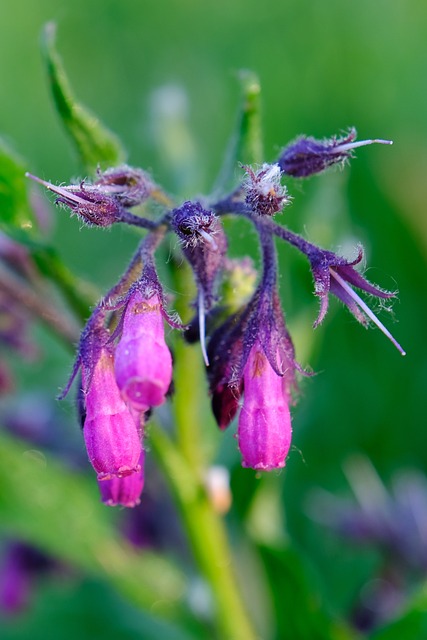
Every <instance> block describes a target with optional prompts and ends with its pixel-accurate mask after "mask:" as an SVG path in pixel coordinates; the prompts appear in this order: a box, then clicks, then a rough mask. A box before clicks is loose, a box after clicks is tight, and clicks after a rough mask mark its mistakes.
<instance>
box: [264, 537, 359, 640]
mask: <svg viewBox="0 0 427 640" xmlns="http://www.w3.org/2000/svg"><path fill="white" fill-rule="evenodd" d="M259 552H260V555H261V558H262V560H263V563H264V566H265V569H266V572H267V576H268V579H269V583H270V585H271V596H272V603H273V606H274V610H275V619H276V624H277V628H276V635H275V638H276V639H277V640H295V639H296V638H298V640H351V639H352V638H355V637H356V636H355V634H353V632H352V631H350V630H349V629H347V628H346V627H344V625H342V624H340V623H338V622H337V621H334V620H332V618H331V616H330V615H329V614H328V612H327V611H326V610H325V608H324V605H323V603H322V600H321V596H320V593H319V590H318V588H317V584H316V582H315V581H314V580H313V579H312V577H310V575H309V572H308V571H307V569H306V568H305V567H304V565H303V563H302V562H301V558H300V557H299V556H298V555H297V554H296V553H295V551H293V550H292V549H286V548H281V547H277V548H276V547H271V546H263V545H262V546H259Z"/></svg>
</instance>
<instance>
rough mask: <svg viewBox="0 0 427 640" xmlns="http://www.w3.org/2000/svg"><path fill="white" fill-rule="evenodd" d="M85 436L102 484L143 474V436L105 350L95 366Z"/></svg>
mask: <svg viewBox="0 0 427 640" xmlns="http://www.w3.org/2000/svg"><path fill="white" fill-rule="evenodd" d="M83 434H84V438H85V443H86V448H87V452H88V456H89V459H90V461H91V463H92V466H93V468H94V469H95V471H96V472H97V473H98V479H99V480H102V479H108V478H112V477H115V476H118V477H121V476H125V475H128V474H131V473H134V472H137V471H139V470H140V464H139V458H140V455H141V441H140V435H139V433H138V429H137V425H136V424H135V420H134V418H133V416H132V414H131V413H130V411H129V409H128V407H127V406H126V404H125V403H124V401H123V400H122V398H121V396H120V392H119V389H118V387H117V384H116V381H115V379H114V370H113V360H112V356H111V355H110V354H109V353H108V352H107V351H106V350H104V352H103V353H102V354H101V357H100V358H99V360H98V362H97V364H96V367H95V369H94V372H93V375H92V380H91V383H90V386H89V390H88V393H87V396H86V419H85V423H84V428H83Z"/></svg>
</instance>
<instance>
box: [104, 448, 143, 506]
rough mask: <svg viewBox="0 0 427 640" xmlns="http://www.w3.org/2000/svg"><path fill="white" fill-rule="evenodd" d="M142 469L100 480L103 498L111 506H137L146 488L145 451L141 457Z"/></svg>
mask: <svg viewBox="0 0 427 640" xmlns="http://www.w3.org/2000/svg"><path fill="white" fill-rule="evenodd" d="M139 464H140V467H141V468H140V470H139V471H135V472H134V473H130V474H129V475H127V476H123V477H117V476H116V477H115V478H110V479H109V480H98V486H99V490H100V492H101V500H102V502H103V503H104V504H106V505H108V506H109V507H116V506H118V505H121V506H122V507H136V506H137V505H138V504H140V502H141V500H140V498H141V493H142V490H143V488H144V451H142V452H141V455H140V458H139Z"/></svg>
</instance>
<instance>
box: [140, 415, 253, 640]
mask: <svg viewBox="0 0 427 640" xmlns="http://www.w3.org/2000/svg"><path fill="white" fill-rule="evenodd" d="M188 406H189V407H190V406H191V403H188ZM181 415H182V414H181ZM150 433H151V436H150V442H151V444H152V447H153V450H154V452H155V454H156V456H157V459H158V460H159V463H160V464H161V466H162V468H163V470H164V472H165V475H166V477H167V479H168V481H169V483H170V485H171V488H172V490H173V493H174V495H175V498H176V501H177V504H178V506H179V508H180V510H181V513H182V517H183V522H184V525H185V527H186V530H187V534H188V537H189V541H190V544H191V546H192V549H193V553H194V556H195V559H196V561H197V563H198V565H199V568H200V570H201V572H202V574H203V575H204V577H205V579H206V580H207V582H208V583H209V585H210V588H211V592H212V596H213V599H214V606H215V616H216V623H217V628H218V637H219V638H221V640H255V638H256V637H257V636H256V633H255V631H254V629H253V627H252V624H251V622H250V620H249V617H248V615H247V612H246V610H245V607H244V605H243V602H242V599H241V595H240V591H239V588H238V585H237V582H236V577H235V574H234V569H233V562H232V553H231V549H230V547H229V544H228V539H227V534H226V530H225V526H224V523H223V521H222V519H221V518H220V516H219V515H218V514H217V513H216V512H215V510H214V508H213V505H212V503H211V502H210V500H209V498H208V496H207V493H206V490H205V487H204V485H203V482H202V481H201V479H200V477H199V476H198V474H197V472H196V470H195V469H194V468H193V467H192V466H191V465H190V464H189V463H188V462H187V460H186V459H185V457H184V454H183V452H181V451H180V450H179V449H178V448H177V446H176V445H175V443H174V442H172V440H171V439H170V438H169V437H168V436H167V435H166V434H165V433H164V431H162V430H160V429H159V428H157V427H156V426H155V425H152V427H151V432H150Z"/></svg>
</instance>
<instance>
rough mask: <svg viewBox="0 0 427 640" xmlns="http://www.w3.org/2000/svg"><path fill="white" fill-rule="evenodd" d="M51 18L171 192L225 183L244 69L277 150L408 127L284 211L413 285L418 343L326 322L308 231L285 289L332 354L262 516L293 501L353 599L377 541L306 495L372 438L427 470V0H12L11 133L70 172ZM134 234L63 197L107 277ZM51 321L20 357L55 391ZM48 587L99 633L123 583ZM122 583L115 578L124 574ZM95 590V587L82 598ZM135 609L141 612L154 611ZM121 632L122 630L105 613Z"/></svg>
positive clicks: (338, 488) (62, 357) (373, 452)
mask: <svg viewBox="0 0 427 640" xmlns="http://www.w3.org/2000/svg"><path fill="white" fill-rule="evenodd" d="M49 20H54V21H55V22H57V25H58V37H57V47H58V49H59V51H60V53H61V55H62V58H63V61H64V63H65V66H66V68H67V71H68V74H69V77H70V79H71V81H72V84H73V88H74V90H75V93H76V95H77V96H78V97H79V99H80V100H81V101H82V102H83V103H84V104H85V105H87V106H89V107H90V108H91V109H92V110H93V111H94V112H95V113H96V114H97V115H99V116H100V118H101V119H102V120H103V121H104V122H105V123H106V124H108V126H109V127H110V128H111V129H113V130H114V131H115V132H116V133H117V134H118V135H119V136H120V137H121V139H122V140H123V142H124V144H125V146H126V148H127V149H128V152H129V162H130V163H131V164H135V165H137V166H142V167H144V168H146V169H149V170H150V171H152V173H153V175H154V177H155V179H156V181H158V182H159V183H160V184H163V185H164V186H165V187H166V189H167V190H169V191H171V192H174V191H176V190H177V189H180V190H181V192H182V193H183V194H184V195H190V194H193V195H194V194H198V193H204V192H205V193H206V192H208V191H209V189H210V188H211V186H212V184H213V181H214V178H215V177H216V174H217V172H218V170H219V168H220V165H221V161H222V158H223V155H224V150H225V148H226V145H227V142H228V139H229V137H230V135H231V132H232V129H233V125H234V124H235V121H236V111H237V107H238V103H239V85H238V81H237V74H238V71H239V70H240V69H251V70H253V71H255V72H256V73H257V74H258V76H259V78H260V81H261V86H262V106H263V125H264V132H265V149H266V160H273V159H274V158H275V157H276V156H277V154H278V152H279V150H280V148H281V147H282V146H283V145H284V144H286V143H287V142H288V141H289V140H290V139H292V138H294V137H295V136H296V135H298V134H300V133H307V134H309V135H314V136H317V137H323V136H330V135H332V134H335V133H339V132H341V131H343V130H345V129H346V128H348V127H349V126H351V125H354V126H355V127H356V128H357V130H358V133H359V138H360V139H364V138H373V137H381V138H388V139H392V140H393V141H394V146H393V147H382V146H375V147H370V148H366V149H361V150H359V151H358V153H357V158H356V159H355V160H354V161H353V162H352V163H351V167H347V168H346V169H345V171H344V172H340V171H331V172H329V173H327V174H325V175H323V176H318V177H315V178H313V179H311V180H310V181H308V182H304V183H298V182H296V181H290V182H289V184H288V187H289V190H290V192H291V194H292V195H293V196H294V201H293V204H292V206H291V207H290V208H289V209H288V210H287V212H286V218H285V222H286V224H288V225H289V226H290V228H292V229H293V230H296V231H301V232H303V233H304V234H305V235H306V236H307V237H308V238H309V239H310V240H312V241H314V242H318V243H319V244H323V246H325V247H328V248H331V249H335V250H336V249H338V248H341V249H342V250H345V251H347V250H348V247H349V246H352V245H354V244H355V243H356V241H357V240H361V241H362V243H363V244H364V246H365V248H366V253H367V265H368V267H369V268H368V270H367V277H368V278H369V279H370V280H371V281H373V282H375V283H377V284H379V285H380V286H382V287H384V288H387V289H395V288H397V289H398V290H399V298H398V301H396V302H395V303H394V308H393V314H387V312H386V311H385V310H383V311H380V316H381V319H382V320H383V321H384V323H385V324H386V325H387V326H388V327H389V328H390V329H391V330H392V332H393V333H394V335H395V336H396V338H397V339H398V340H399V341H400V342H401V343H402V345H403V346H404V348H405V349H406V351H407V356H406V357H405V358H404V359H403V358H401V356H400V355H399V354H398V352H397V351H395V350H394V349H393V347H392V346H391V344H390V343H389V342H388V341H387V340H386V339H385V338H384V337H383V336H382V335H381V334H380V333H379V332H378V331H377V330H371V331H368V332H367V331H365V330H364V329H363V327H361V326H359V325H358V324H357V323H356V321H355V320H354V319H353V318H352V317H351V316H350V314H349V313H348V312H347V311H346V310H345V309H343V308H341V306H340V305H339V304H338V303H337V302H336V301H332V305H331V307H332V309H331V313H330V315H329V317H328V318H327V320H326V321H325V323H324V325H323V326H322V327H321V328H319V329H318V330H317V331H316V333H315V334H314V335H313V333H312V331H311V323H312V322H313V320H314V318H315V316H316V310H317V302H316V300H315V299H313V296H312V282H311V278H310V274H309V271H308V268H307V265H306V263H305V262H304V259H303V258H300V257H299V256H297V255H296V253H295V252H294V251H293V250H292V249H291V248H288V247H285V246H283V247H281V249H280V264H281V271H282V274H283V275H282V279H281V285H282V294H283V299H284V301H285V310H286V313H287V318H288V320H289V324H290V327H291V330H292V332H293V334H294V336H295V341H296V347H297V357H299V359H300V361H301V363H302V364H303V365H304V366H305V365H311V367H312V368H313V369H314V370H315V371H316V372H319V373H318V375H316V376H314V377H313V378H311V379H308V380H304V381H303V382H302V394H301V398H300V401H299V403H298V406H297V407H296V408H295V410H294V447H293V450H292V452H291V455H290V457H289V460H288V463H287V468H286V471H285V472H284V473H282V474H281V475H280V476H274V477H273V478H272V479H269V480H268V481H264V480H263V481H259V482H258V481H257V482H258V485H259V486H260V485H263V486H264V485H265V487H267V488H268V490H270V488H271V484H272V483H273V484H275V485H276V488H277V487H279V489H280V504H281V507H282V511H281V512H280V514H279V515H278V514H277V511H275V513H274V514H272V513H271V511H270V510H269V509H267V508H266V509H265V512H264V510H263V509H262V508H261V509H258V511H257V512H256V513H255V515H253V518H254V519H255V520H257V523H256V524H255V525H254V526H255V528H256V531H257V533H256V536H258V537H259V539H260V540H261V541H263V542H266V541H268V540H269V536H270V537H271V538H272V539H274V537H275V536H276V535H277V534H278V530H279V529H280V527H278V524H277V519H279V520H280V518H282V517H283V522H281V523H280V524H281V526H283V527H284V528H285V530H286V532H287V535H288V536H289V539H290V540H291V545H292V546H293V548H295V550H296V551H297V552H301V553H302V554H303V557H304V562H306V563H307V566H308V567H309V575H311V576H312V579H313V584H315V585H316V589H317V590H318V592H319V593H321V594H322V599H323V601H324V602H325V603H326V605H325V606H326V607H327V608H328V610H330V611H332V614H333V615H335V616H337V617H340V616H344V615H346V613H348V611H349V610H350V609H351V606H352V602H354V599H355V597H356V594H357V593H358V592H359V590H360V589H361V587H362V586H363V584H364V583H365V581H366V580H367V579H369V576H370V572H372V570H373V568H374V567H375V565H376V563H377V562H378V559H377V558H376V556H375V553H373V552H371V551H361V550H356V549H354V548H353V547H351V546H348V545H345V544H344V543H343V541H342V540H338V539H337V538H336V537H334V536H332V535H329V534H326V533H325V531H324V530H323V529H321V528H320V527H319V526H318V525H317V524H315V523H313V522H312V520H311V519H310V518H309V517H308V516H307V514H306V507H305V505H306V502H307V497H308V496H309V495H310V492H311V490H313V489H314V488H316V487H323V488H325V489H328V490H330V491H332V492H337V493H339V494H342V495H346V494H349V488H348V484H347V481H346V479H345V476H344V474H343V471H342V465H343V463H344V462H345V460H346V459H347V458H348V457H349V455H351V454H352V453H355V452H357V453H362V454H365V455H366V456H367V457H368V458H370V460H371V461H372V463H373V464H374V466H375V467H376V469H377V470H378V472H379V473H380V475H381V477H383V478H384V480H385V482H387V481H388V479H389V478H390V476H391V475H392V474H393V473H394V472H396V471H397V470H399V469H401V468H407V467H415V468H419V469H420V470H421V471H423V472H426V471H427V432H426V419H425V416H426V387H427V357H426V355H427V353H426V352H427V350H426V338H425V327H426V317H427V296H426V260H427V217H426V213H425V208H426V204H425V203H426V202H427V179H426V175H427V81H426V64H427V50H426V41H427V5H426V4H425V3H422V2H419V1H416V0H406V1H403V0H394V1H393V0H392V1H391V2H390V1H386V0H377V1H376V2H372V1H371V0H358V2H342V0H324V1H323V2H315V1H314V0H312V1H310V0H283V1H281V2H279V1H275V0H265V1H264V2H263V3H259V2H257V1H255V0H244V1H243V0H234V1H233V2H231V3H230V2H225V1H223V0H216V2H212V1H211V0H205V1H204V2H200V1H199V2H197V1H196V0H180V1H179V2H178V1H173V0H157V2H140V1H138V0H121V1H120V2H117V1H113V0H103V2H100V1H96V0H94V1H93V2H90V3H89V2H83V1H82V0H75V1H74V2H73V3H68V2H59V1H58V0H44V1H43V0H38V1H37V2H34V3H33V2H29V1H24V0H15V2H13V3H8V5H7V6H4V7H3V8H2V11H1V20H0V52H1V55H0V79H1V85H0V87H1V89H0V91H1V100H0V134H1V135H2V136H4V137H5V138H6V140H7V141H8V142H9V143H10V144H12V145H13V147H14V148H15V149H16V151H17V152H18V153H19V154H20V155H21V156H22V157H23V158H25V160H26V162H27V164H28V167H29V169H30V170H31V171H32V172H33V173H35V174H37V175H39V176H41V177H43V178H45V179H48V180H51V181H53V182H69V180H70V177H72V176H74V177H76V176H78V175H80V169H79V167H78V164H77V161H76V159H75V157H74V155H73V149H72V147H71V145H70V144H69V141H68V139H67V137H66V134H65V133H64V131H63V129H62V126H61V123H60V122H59V120H58V118H57V115H56V113H55V111H54V108H53V106H52V103H51V97H50V95H49V90H48V87H47V82H46V78H45V74H44V69H43V65H42V61H41V56H40V52H39V36H40V31H41V29H42V26H43V25H44V24H45V23H46V22H47V21H49ZM164 85H169V86H173V87H178V88H180V90H182V96H181V98H182V101H183V102H184V103H185V101H186V108H187V109H188V125H189V128H190V131H191V133H192V135H193V137H194V146H191V145H190V143H188V146H187V147H186V153H187V154H188V157H189V159H190V160H191V158H192V157H193V159H194V160H195V164H196V166H197V172H195V173H194V174H190V173H187V174H185V175H184V174H183V175H181V176H177V175H176V173H174V172H173V171H171V170H170V168H169V167H168V165H167V162H166V159H165V157H164V156H163V155H162V153H159V152H158V150H157V149H156V144H155V140H154V137H155V136H154V133H155V131H156V127H157V133H158V134H159V133H160V134H161V131H160V132H159V131H158V126H159V118H158V114H157V115H156V104H157V103H156V97H155V96H156V95H157V96H158V95H159V94H158V90H159V88H161V87H163V86H164ZM184 106H185V105H184ZM192 154H193V155H192ZM134 243H135V240H134V236H133V235H132V234H131V233H129V232H128V231H126V230H123V229H114V230H113V231H108V232H101V231H99V230H93V229H84V230H80V228H79V224H78V223H77V222H76V220H75V219H74V220H69V219H68V216H67V215H66V214H65V213H64V212H63V211H59V210H58V211H57V212H56V213H55V244H56V246H57V247H58V249H59V250H60V251H61V254H62V256H63V258H64V260H65V261H66V263H67V264H68V265H69V266H70V267H71V268H72V269H73V270H75V272H76V273H78V274H79V275H81V276H84V277H85V278H86V279H88V280H90V281H93V282H94V283H96V284H97V285H98V286H99V287H100V289H101V290H105V288H106V287H107V286H109V285H111V284H113V283H114V281H115V280H116V279H117V277H118V275H119V274H121V273H122V271H123V270H124V268H125V265H126V261H127V259H128V256H129V253H130V251H131V250H132V247H133V246H134ZM235 245H236V246H237V245H239V251H240V252H243V251H244V249H245V238H244V236H238V237H237V238H235ZM236 251H237V249H236ZM42 339H43V340H44V341H45V343H46V344H47V348H46V349H45V351H46V353H45V358H44V360H43V361H42V362H40V363H37V365H35V366H34V368H33V369H28V365H27V370H24V368H23V367H22V366H21V367H20V370H21V375H22V376H23V382H22V384H23V385H25V388H26V389H30V390H36V389H39V388H40V375H43V379H44V380H45V387H44V389H43V390H44V391H45V392H47V393H49V394H52V396H54V395H56V393H57V390H58V387H59V386H61V385H62V384H63V383H64V380H65V378H66V375H67V372H68V370H69V368H70V356H69V354H68V353H66V352H65V351H63V350H62V347H61V346H59V345H57V344H56V343H55V341H53V340H51V339H49V338H48V337H47V336H44V335H43V336H42ZM18 366H19V365H18ZM63 411H64V415H65V416H66V415H67V413H71V411H70V410H69V409H67V408H65V409H63ZM69 422H70V429H72V428H73V427H72V426H71V425H72V420H71V418H70V419H69ZM227 447H228V448H231V449H233V453H230V452H229V451H227ZM234 450H235V442H234V440H232V438H231V437H230V436H226V437H225V438H224V443H223V444H222V447H221V452H220V456H221V459H224V460H226V461H227V463H228V464H230V465H231V467H232V471H233V486H234V487H235V489H236V497H235V507H236V512H237V513H238V514H240V515H242V514H243V513H245V509H246V502H245V500H248V498H246V497H245V496H246V492H249V494H250V496H252V494H253V492H257V491H258V490H259V489H258V485H257V484H256V482H254V481H253V477H252V472H251V471H244V470H241V469H240V468H239V467H238V456H237V455H235V454H234ZM249 476H250V477H249ZM274 490H276V489H274ZM267 493H268V492H267ZM276 506H277V505H276ZM255 511H256V510H255ZM242 517H243V516H242ZM0 518H1V514H0ZM269 518H272V519H273V521H272V523H269V522H267V521H268V519H269ZM230 525H231V526H233V522H231V523H230ZM270 525H271V526H270ZM238 531H240V533H238V534H236V535H243V534H242V530H241V528H240V529H238ZM270 541H271V540H270ZM277 585H278V586H277V589H279V588H280V586H279V582H278V583H277ZM49 589H51V587H46V588H45V590H44V591H43V590H42V591H41V593H40V594H39V596H38V597H39V600H38V601H37V603H36V605H35V607H36V610H35V611H36V612H35V613H34V611H33V612H32V613H30V614H28V616H29V617H28V618H27V624H29V625H30V624H31V625H32V626H33V628H37V629H40V630H41V632H40V634H41V635H40V637H45V638H46V637H50V636H48V635H46V634H48V633H49V632H52V631H51V630H50V631H49V627H48V626H43V625H48V624H49V622H48V621H49V619H50V613H49V606H48V603H49V602H50V599H51V598H53V600H52V602H55V605H54V606H55V609H58V608H59V609H61V607H62V610H63V618H62V620H63V621H64V620H68V618H67V616H68V615H69V608H70V607H71V608H72V607H73V606H74V607H75V611H79V612H80V614H79V615H80V617H79V618H78V619H79V622H78V625H79V626H78V628H80V629H83V628H84V627H85V624H86V625H89V627H88V628H91V627H90V623H89V622H87V620H88V619H89V618H91V619H93V620H92V622H93V625H94V626H93V629H94V631H93V632H88V635H87V636H85V635H84V633H85V632H82V633H80V637H81V638H82V639H83V638H86V637H88V638H89V637H98V636H97V635H96V634H97V633H100V632H99V631H97V629H100V628H102V626H103V625H102V616H103V615H104V613H103V611H104V607H101V606H100V602H103V595H102V590H103V589H106V587H105V586H104V585H102V584H101V583H100V584H98V585H97V584H95V585H94V584H92V583H89V584H87V583H85V584H84V585H83V586H76V587H75V590H74V591H72V592H68V591H67V592H66V595H64V596H63V598H62V600H61V596H60V595H58V593H57V592H56V593H55V594H52V592H51V590H49ZM105 597H108V598H112V599H113V600H114V598H115V596H114V595H113V594H110V592H108V596H105ZM284 597H285V596H284ZM56 601H57V602H56ZM88 601H89V602H93V607H89V608H88V607H87V605H86V607H82V602H86V603H87V602H88ZM114 603H115V604H114V606H116V607H118V608H120V607H121V608H120V611H121V614H120V616H118V617H119V618H121V619H123V620H124V619H126V620H129V619H130V618H129V617H126V616H125V614H124V611H125V609H124V607H125V605H124V604H120V603H117V602H116V601H115V600H114ZM112 606H113V605H112ZM126 606H127V605H126ZM283 607H286V603H285V602H283ZM87 609H89V611H88V610H87ZM31 615H34V616H35V618H34V620H36V622H34V621H33V622H31V620H32V618H31ZM133 615H135V616H136V620H137V621H136V622H135V624H136V625H137V626H138V624H139V618H138V616H139V615H140V614H136V613H135V612H134V613H133ZM85 616H86V617H85ZM129 616H130V614H129ZM82 620H83V622H82ZM84 620H86V622H84ZM51 623H52V624H55V620H54V621H52V620H51ZM22 624H23V623H22V622H19V623H17V624H16V626H15V624H14V623H8V624H7V630H6V627H5V631H4V634H6V635H1V633H0V637H5V638H11V639H12V638H21V637H26V636H25V635H22V634H25V633H26V632H28V627H26V629H27V631H25V628H24V627H22V628H24V631H22V628H21V627H20V626H19V625H22ZM56 624H59V621H56ZM67 624H68V622H67ZM70 624H71V623H70ZM76 624H77V623H76ZM107 624H108V623H107ZM71 627H72V625H71ZM146 628H147V629H148V627H146ZM123 629H124V626H123V628H121V631H120V629H119V631H118V632H117V633H119V634H120V633H122V634H124V633H125V632H124V631H123ZM115 632H116V631H115V630H114V633H115ZM20 633H21V635H20ZM43 633H44V634H45V635H43ZM67 633H68V632H67V630H66V629H63V630H62V631H58V630H56V631H55V635H54V636H53V635H52V636H51V637H55V638H58V639H62V638H68V635H67ZM70 633H71V632H70ZM90 633H92V635H90ZM111 633H113V631H111ZM132 633H133V632H132V630H130V631H129V634H130V635H129V637H133V636H132ZM149 633H150V632H149V631H146V635H142V636H141V637H147V638H148V637H150V638H151V637H156V634H157V637H160V636H159V634H161V635H162V637H169V636H167V635H166V631H162V632H160V631H159V630H157V631H156V630H155V631H153V634H154V635H152V636H151V635H149ZM32 637H34V638H35V637H39V636H36V635H32ZM103 637H110V636H109V635H108V634H107V635H105V634H104V631H103ZM111 637H113V636H112V635H111ZM120 637H127V636H125V635H120ZM170 637H171V638H173V637H177V638H178V637H179V636H178V635H176V636H174V635H170ZM295 637H297V636H295ZM301 637H303V636H301ZM304 637H305V636H304ZM307 637H309V636H307ZM415 637H417V636H414V638H415ZM420 637H421V636H420Z"/></svg>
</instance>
